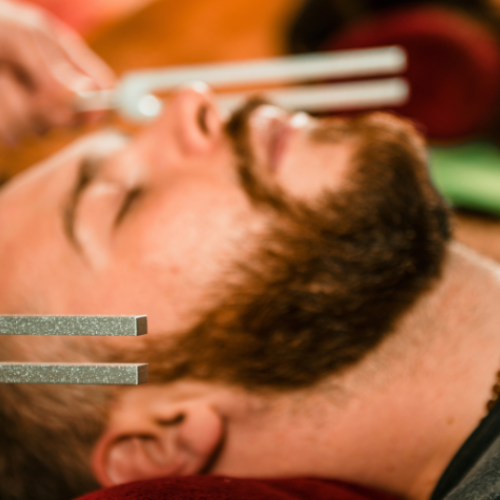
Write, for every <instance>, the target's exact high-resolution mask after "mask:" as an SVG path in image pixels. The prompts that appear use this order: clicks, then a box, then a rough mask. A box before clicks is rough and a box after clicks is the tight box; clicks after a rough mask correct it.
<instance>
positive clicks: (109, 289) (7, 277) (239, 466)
mask: <svg viewBox="0 0 500 500" xmlns="http://www.w3.org/2000/svg"><path fill="white" fill-rule="evenodd" d="M249 124H250V144H251V148H252V150H253V153H254V156H255V158H256V162H255V165H254V168H255V171H256V174H257V175H258V176H259V178H260V179H261V180H262V181H263V182H265V183H268V184H271V185H276V186H278V187H280V188H281V189H283V190H284V191H285V192H286V193H288V194H289V195H291V196H294V197H297V198H301V199H314V198H315V197H317V196H318V194H319V193H321V191H322V190H323V189H325V186H328V188H329V189H334V190H335V189H339V188H340V187H341V186H342V185H343V183H345V182H347V180H348V174H349V159H350V158H351V156H352V148H353V143H346V142H337V143H332V144H324V143H317V142H316V141H314V140H312V139H311V137H310V132H311V130H313V129H314V126H315V125H314V121H312V120H310V119H306V118H304V117H303V116H302V115H298V116H295V117H294V116H290V115H287V114H286V113H283V112H282V111H279V110H276V109H275V108H270V107H267V106H266V107H260V108H257V109H256V110H255V111H254V112H253V113H252V114H251V116H250V121H249ZM283 124H285V125H286V126H285V130H287V132H286V135H279V137H281V139H284V138H285V139H286V140H284V142H283V144H284V147H283V148H281V147H280V148H277V147H276V144H277V143H275V142H273V141H271V142H270V143H269V138H270V137H273V136H274V135H273V133H272V131H273V130H275V128H274V127H278V128H279V127H281V125H283ZM223 126H224V122H223V120H222V119H221V117H220V116H219V115H218V113H217V110H216V107H215V105H214V102H213V97H212V95H211V94H210V91H208V90H207V89H206V88H204V87H200V86H195V87H189V88H184V89H182V90H180V91H179V92H178V93H177V94H176V95H175V96H174V97H173V98H172V99H171V101H170V102H169V105H168V106H167V107H166V110H165V112H164V114H163V115H162V116H161V117H160V118H159V119H158V120H157V121H156V122H155V123H153V124H151V126H149V127H148V128H147V129H145V130H144V131H143V132H141V133H140V134H139V135H138V136H137V137H136V138H135V139H132V140H130V141H125V140H123V138H121V137H120V136H117V135H116V134H114V133H109V132H107V133H103V134H98V135H95V136H92V137H89V138H87V139H85V140H84V141H82V142H80V143H78V144H76V145H74V146H73V147H71V148H70V149H67V150H65V151H64V152H63V153H61V154H60V155H58V156H57V157H55V158H52V159H50V160H48V161H47V162H45V163H44V164H42V165H39V166H36V167H34V168H33V169H32V170H30V171H28V172H26V173H24V174H22V175H21V176H19V177H18V178H17V179H15V180H14V181H12V182H11V183H10V184H8V185H7V186H6V187H5V188H4V189H3V190H2V191H1V192H0V227H2V242H1V244H0V275H1V276H2V287H1V288H0V304H2V310H1V313H51V314H78V313H79V314H100V313H105V314H148V317H149V323H150V335H152V336H155V335H168V333H169V331H171V330H175V329H178V328H185V327H187V326H189V324H190V322H192V321H193V316H195V315H196V314H195V313H196V310H197V308H199V307H203V306H204V305H207V304H208V302H209V296H207V291H208V290H210V288H211V286H213V282H214V280H215V279H216V278H217V277H218V276H219V275H220V273H221V272H223V271H224V269H225V262H226V261H227V260H230V259H232V258H234V257H236V256H242V255H243V256H244V252H245V251H246V249H247V248H248V246H251V245H252V244H253V243H254V242H255V241H258V238H259V234H260V232H261V231H262V229H263V228H265V226H266V222H267V220H266V216H265V213H261V212H259V211H258V210H257V209H255V208H254V207H253V206H252V205H251V204H250V202H249V201H248V199H247V196H246V195H245V194H244V192H243V191H242V189H241V187H240V186H239V182H238V179H237V175H236V168H235V158H234V156H233V153H232V149H231V144H230V143H229V141H228V139H227V138H226V136H225V135H224V134H223ZM279 143H281V140H280V141H279ZM273 146H274V147H273ZM278 150H281V153H280V154H276V151H278ZM89 154H90V156H91V157H93V158H96V157H97V158H100V160H99V161H100V164H101V165H102V172H101V173H100V174H99V176H98V177H97V179H96V180H95V181H93V182H92V183H91V184H89V185H88V186H87V188H86V190H85V191H84V192H83V193H82V195H81V197H80V200H79V202H78V203H77V204H76V207H75V209H74V213H75V222H74V230H73V236H72V237H70V235H69V234H67V231H66V230H65V217H64V213H65V212H67V208H68V206H71V203H69V200H71V193H72V191H73V190H74V186H75V183H76V181H77V178H78V171H79V168H80V167H79V165H81V161H82V158H87V157H88V156H89ZM328 165H330V167H329V166H328ZM331 165H333V166H334V167H333V168H332V167H331ZM297 179H299V181H297ZM136 188H140V195H139V196H138V197H136V198H135V199H134V201H133V203H131V204H130V205H129V210H128V211H127V212H126V213H125V214H124V215H123V217H121V216H120V217H118V218H119V219H120V220H119V224H117V223H116V219H117V215H118V214H120V212H121V211H122V209H123V203H124V200H125V198H126V196H127V193H129V192H130V190H131V189H132V190H134V189H136ZM65 207H66V211H65ZM33 249H36V251H34V250H33ZM498 275H499V273H498V271H497V270H496V268H494V267H492V266H491V264H488V263H485V262H483V261H481V260H480V259H478V258H477V257H476V256H474V255H471V254H470V252H468V251H466V250H464V249H463V248H461V247H457V246H456V245H452V246H451V247H450V250H449V256H448V259H447V262H446V264H445V268H444V270H443V277H442V279H441V281H440V282H439V284H438V285H437V286H436V287H435V288H434V289H433V290H432V291H431V292H429V293H427V294H426V295H425V296H423V297H422V298H421V300H420V301H418V303H417V304H416V305H415V307H414V308H413V309H412V310H411V311H410V313H409V314H407V315H406V316H405V317H404V318H403V320H402V322H401V323H400V324H399V325H398V328H397V331H396V332H394V334H393V335H392V336H390V337H389V338H388V340H387V341H386V342H383V343H382V344H381V345H380V347H379V348H377V349H376V350H375V351H374V352H372V353H371V354H370V356H367V358H366V359H365V360H363V362H362V363H360V364H358V365H357V366H355V367H353V368H352V369H350V370H348V371H346V372H345V373H343V374H341V375H336V376H335V377H327V378H326V379H325V380H324V381H323V382H322V383H321V384H319V385H318V386H315V387H310V388H308V389H306V390H302V391H290V392H287V393H284V394H265V393H263V394H251V393H249V392H247V391H245V390H243V389H241V388H235V387H229V386H224V385H221V384H213V383H212V384H210V383H200V382H194V381H189V380H185V381H180V382H178V383H175V384H170V385H164V386H142V387H138V388H134V389H128V390H127V389H126V390H123V391H122V392H121V393H120V394H119V397H118V398H117V400H116V403H115V404H114V406H113V407H112V408H111V409H110V415H109V421H108V422H107V425H106V430H105V432H104V433H103V434H102V436H101V437H100V438H99V440H98V442H97V443H96V445H95V448H94V452H93V456H92V460H91V462H92V469H93V471H94V474H95V476H96V477H97V478H98V480H99V481H100V482H101V484H103V485H104V486H110V485H114V484H119V483H123V482H128V481H132V480H138V479H148V478H152V477H159V476H166V475H172V474H175V475H189V474H193V473H199V472H210V473H216V474H224V475H233V476H253V477H262V476H267V477H269V476H270V477H279V476H319V477H324V478H336V479H342V480H346V481H351V482H357V483H361V484H364V485H366V486H371V487H374V488H379V489H382V490H386V491H389V492H392V493H394V494H396V495H400V496H402V497H403V498H408V499H412V500H425V499H426V498H429V496H430V494H431V492H432V489H433V487H434V485H435V484H436V482H437V480H438V478H439V477H440V475H441V474H442V473H443V471H444V469H445V468H446V466H447V464H448V463H449V461H450V459H451V458H452V457H453V455H454V453H456V451H457V450H458V448H459V447H460V445H461V444H462V443H463V441H464V440H465V439H466V437H467V436H468V435H469V434H470V433H471V432H472V430H473V429H474V427H475V426H476V425H477V423H478V422H479V420H480V419H481V418H482V417H483V416H484V404H485V402H486V401H487V400H488V399H489V393H490V389H491V386H492V383H493V382H494V374H495V372H496V371H497V370H498V355H497V353H498V352H500V337H499V336H498V326H497V325H498V321H500V317H499V316H500V313H499V312H498V307H497V304H498V300H500V284H499V281H498ZM443 311H445V313H443ZM457 312H458V314H457ZM471 333H473V335H472V334H471ZM21 340H22V339H21ZM133 340H137V339H133ZM16 341H17V339H16ZM42 341H43V343H45V344H46V345H48V342H47V341H50V342H52V341H54V342H55V341H57V340H56V339H41V340H40V341H39V340H38V339H30V348H32V349H34V351H36V350H37V349H36V345H37V343H39V344H40V345H41V344H42ZM19 342H20V341H19ZM408 346H411V349H409V348H408ZM74 354H75V357H76V354H77V353H76V352H75V353H74ZM380 367H383V368H384V369H383V370H381V369H380ZM409 388H411V389H409ZM367 408H369V412H367Z"/></svg>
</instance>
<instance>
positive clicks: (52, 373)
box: [0, 316, 148, 385]
mask: <svg viewBox="0 0 500 500" xmlns="http://www.w3.org/2000/svg"><path fill="white" fill-rule="evenodd" d="M146 333H147V318H146V316H0V335H28V336H29V335H69V336H90V337H101V336H114V337H130V336H132V337H136V336H139V335H145V334H146ZM147 380H148V365H147V363H42V362H0V383H8V384H94V385H138V384H143V383H145V382H147Z"/></svg>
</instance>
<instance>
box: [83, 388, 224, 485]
mask: <svg viewBox="0 0 500 500" xmlns="http://www.w3.org/2000/svg"><path fill="white" fill-rule="evenodd" d="M129 399H132V401H127V398H125V401H124V403H125V404H120V405H118V406H117V407H116V408H114V409H113V411H112V415H111V417H110V420H109V425H108V428H107V430H106V431H105V432H104V434H103V435H102V436H101V438H100V439H99V441H98V443H97V444H96V446H95V449H94V452H93V457H92V468H93V471H94V475H95V476H96V478H97V480H98V481H99V482H100V483H101V484H102V485H103V486H113V485H117V484H122V483H127V482H130V481H138V480H144V479H152V478H157V477H166V476H173V475H191V474H196V473H198V472H199V471H201V470H202V469H203V468H204V467H205V466H206V464H207V463H208V462H209V461H210V460H211V458H212V456H213V454H214V453H215V452H216V451H217V449H218V448H219V446H220V444H221V442H222V439H223V434H224V429H223V421H222V418H221V416H220V415H219V414H218V413H217V412H215V411H214V410H213V409H212V408H211V407H210V406H208V405H206V404H205V403H202V402H189V403H188V402H186V403H181V404H175V405H166V404H165V405H161V404H160V405H158V404H157V403H158V402H157V401H155V400H152V401H151V405H149V406H145V405H144V403H145V401H144V398H141V401H140V402H139V401H135V403H140V404H134V400H135V399H137V398H129Z"/></svg>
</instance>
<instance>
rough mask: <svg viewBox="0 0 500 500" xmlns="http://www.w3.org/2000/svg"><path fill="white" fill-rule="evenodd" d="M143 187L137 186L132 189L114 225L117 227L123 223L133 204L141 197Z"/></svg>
mask: <svg viewBox="0 0 500 500" xmlns="http://www.w3.org/2000/svg"><path fill="white" fill-rule="evenodd" d="M142 191H143V190H142V188H140V187H136V188H133V189H131V190H130V191H129V192H128V193H127V196H126V197H125V199H124V201H123V204H122V206H121V208H120V211H119V212H118V214H117V215H116V218H115V223H114V226H115V227H117V226H119V225H120V224H121V222H122V221H123V219H124V218H125V216H126V215H127V213H128V212H129V211H130V209H131V207H132V205H133V204H134V203H135V202H136V201H137V200H138V199H139V197H140V196H141V194H142Z"/></svg>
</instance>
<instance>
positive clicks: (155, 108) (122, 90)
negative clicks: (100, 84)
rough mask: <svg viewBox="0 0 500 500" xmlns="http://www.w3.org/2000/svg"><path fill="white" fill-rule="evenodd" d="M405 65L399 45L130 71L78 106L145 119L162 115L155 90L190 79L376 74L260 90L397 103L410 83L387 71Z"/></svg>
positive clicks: (283, 100) (326, 105)
mask: <svg viewBox="0 0 500 500" xmlns="http://www.w3.org/2000/svg"><path fill="white" fill-rule="evenodd" d="M405 69H406V55H405V52H404V51H403V50H402V49H401V48H400V47H397V46H389V47H381V48H374V49H363V50H345V51H334V52H323V53H314V54H303V55H297V56H286V57H275V58H269V59H261V60H250V61H245V62H231V63H227V62H222V63H221V62H219V63H214V64H198V65H185V66H172V67H167V68H159V69H149V70H138V71H131V72H128V73H125V74H124V76H123V77H122V79H121V80H120V81H119V82H118V85H117V86H116V88H114V89H111V90H101V91H93V92H82V93H80V94H79V97H78V99H77V103H76V107H77V109H78V110H79V111H95V110H115V111H117V112H119V113H120V114H121V115H122V116H123V117H124V118H126V119H128V120H131V121H146V120H151V119H153V118H154V117H156V116H157V115H159V114H160V112H161V109H162V106H163V102H162V100H161V99H160V98H158V97H157V96H156V95H155V93H166V92H169V91H173V90H175V89H176V88H178V87H180V86H183V85H186V84H188V83H190V82H195V81H201V82H204V83H205V84H207V85H210V86H211V87H212V88H213V89H214V90H217V88H218V87H223V88H227V87H229V86H231V85H232V86H238V85H239V86H240V87H241V86H243V85H244V86H249V85H260V86H262V85H264V84H271V85H273V84H274V85H276V84H280V85H283V84H287V85H288V84H290V83H298V82H300V83H304V82H308V81H309V82H310V81H316V82H318V81H323V82H325V81H329V80H333V79H336V80H338V79H342V80H343V79H346V78H360V77H363V78H364V77H367V76H375V77H377V78H373V79H370V80H361V81H351V82H348V83H346V82H341V83H319V84H318V83H317V84H314V85H310V84H309V85H296V86H294V87H290V86H287V87H285V88H272V89H266V90H264V89H262V88H259V89H258V93H259V95H263V96H264V97H267V98H268V99H269V100H270V101H272V102H274V103H275V104H277V105H279V106H282V107H285V108H288V109H293V110H301V111H309V112H318V111H341V110H346V109H356V108H373V107H383V106H397V105H401V104H403V103H404V102H405V101H406V100H407V98H408V94H409V89H408V84H407V82H406V80H405V79H403V78H401V77H396V76H392V77H387V75H396V74H399V73H402V72H403V71H404V70H405ZM382 76H384V77H383V78H381V77H382ZM255 92H256V91H255V90H249V91H244V92H241V91H240V92H227V91H225V92H222V93H218V94H216V101H217V104H218V106H219V108H220V110H221V112H223V113H227V112H230V111H231V110H233V109H234V108H235V107H237V106H238V105H239V104H240V103H241V102H242V100H243V99H244V98H245V97H246V96H248V95H249V94H251V93H255Z"/></svg>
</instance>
